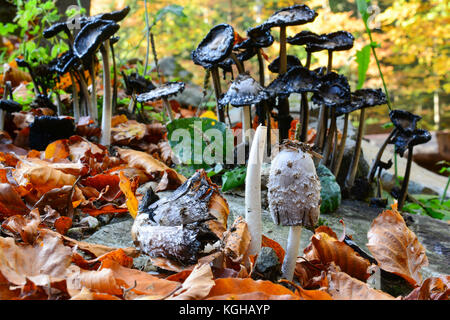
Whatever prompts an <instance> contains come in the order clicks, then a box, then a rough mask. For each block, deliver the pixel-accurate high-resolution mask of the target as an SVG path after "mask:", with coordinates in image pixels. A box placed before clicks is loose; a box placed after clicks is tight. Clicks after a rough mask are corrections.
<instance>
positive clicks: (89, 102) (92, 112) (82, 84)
mask: <svg viewBox="0 0 450 320" xmlns="http://www.w3.org/2000/svg"><path fill="white" fill-rule="evenodd" d="M78 75H79V77H80V79H79V80H80V88H81V91H82V92H83V96H84V101H85V103H86V107H87V111H88V114H89V116H90V117H91V119H92V120H94V122H95V123H97V106H95V110H94V106H93V105H92V99H90V95H89V90H88V87H87V84H86V80H85V79H84V75H83V74H82V73H81V72H79V71H78Z"/></svg>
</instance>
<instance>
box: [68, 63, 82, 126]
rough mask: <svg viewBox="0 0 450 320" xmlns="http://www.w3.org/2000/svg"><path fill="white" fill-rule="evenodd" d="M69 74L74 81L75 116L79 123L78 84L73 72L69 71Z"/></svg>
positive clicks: (73, 100)
mask: <svg viewBox="0 0 450 320" xmlns="http://www.w3.org/2000/svg"><path fill="white" fill-rule="evenodd" d="M69 75H70V81H71V82H72V103H73V117H74V118H75V123H78V120H80V101H79V100H78V90H77V84H76V83H75V78H74V76H73V74H72V72H69Z"/></svg>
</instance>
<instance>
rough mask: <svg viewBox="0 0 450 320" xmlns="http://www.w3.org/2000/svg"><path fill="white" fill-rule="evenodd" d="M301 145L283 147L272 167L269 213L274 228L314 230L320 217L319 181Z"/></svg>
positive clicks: (269, 184) (309, 158)
mask: <svg viewBox="0 0 450 320" xmlns="http://www.w3.org/2000/svg"><path fill="white" fill-rule="evenodd" d="M302 145H303V144H301V143H293V142H292V141H290V142H289V144H288V145H286V144H283V145H281V148H280V152H279V153H278V154H277V155H276V157H275V159H274V160H273V161H272V164H271V166H270V175H269V183H268V185H267V188H268V195H267V197H268V200H269V210H270V214H271V216H272V219H273V221H274V223H275V224H277V225H280V224H281V225H283V226H306V227H314V226H315V225H316V223H317V221H318V219H319V214H320V203H321V197H320V189H321V186H320V180H319V177H318V176H317V173H316V168H315V166H314V162H313V160H312V157H311V154H310V153H309V152H308V151H307V150H306V149H305V148H302Z"/></svg>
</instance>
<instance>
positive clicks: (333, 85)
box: [312, 72, 351, 107]
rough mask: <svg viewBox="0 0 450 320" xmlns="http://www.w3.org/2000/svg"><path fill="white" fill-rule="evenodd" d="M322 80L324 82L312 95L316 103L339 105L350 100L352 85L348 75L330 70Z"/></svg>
mask: <svg viewBox="0 0 450 320" xmlns="http://www.w3.org/2000/svg"><path fill="white" fill-rule="evenodd" d="M320 80H321V82H322V83H321V84H320V86H319V88H318V90H317V91H316V92H315V93H314V94H313V96H312V101H313V102H314V103H315V104H318V105H325V106H327V107H338V106H342V105H346V104H348V103H349V102H350V99H351V95H350V85H349V84H348V81H347V78H346V77H344V76H342V75H339V74H337V73H335V72H330V73H328V74H326V75H325V76H323V77H321V79H320Z"/></svg>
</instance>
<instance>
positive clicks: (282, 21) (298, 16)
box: [263, 4, 317, 29]
mask: <svg viewBox="0 0 450 320" xmlns="http://www.w3.org/2000/svg"><path fill="white" fill-rule="evenodd" d="M316 17H317V13H316V12H315V11H314V10H312V9H310V8H309V7H308V6H307V5H304V4H300V5H293V6H291V7H287V8H283V9H280V10H278V11H276V12H275V13H274V14H273V15H271V16H270V17H269V18H268V19H267V20H266V21H265V22H264V23H263V26H264V27H263V28H264V29H270V28H273V27H281V26H298V25H302V24H305V23H309V22H313V21H314V19H315V18H316Z"/></svg>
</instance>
